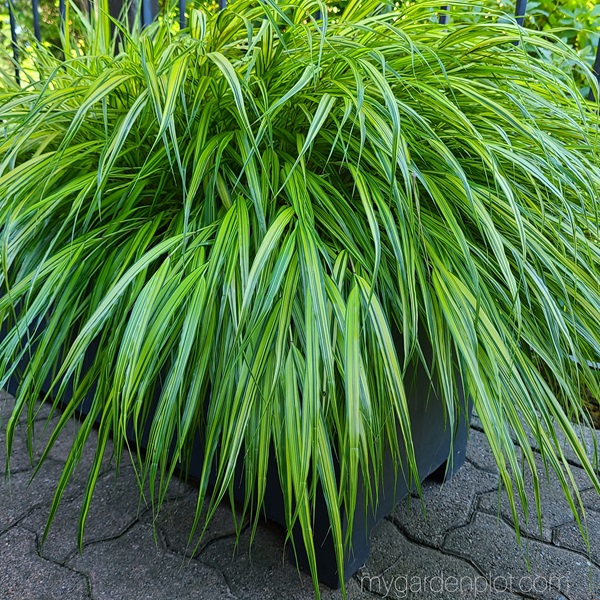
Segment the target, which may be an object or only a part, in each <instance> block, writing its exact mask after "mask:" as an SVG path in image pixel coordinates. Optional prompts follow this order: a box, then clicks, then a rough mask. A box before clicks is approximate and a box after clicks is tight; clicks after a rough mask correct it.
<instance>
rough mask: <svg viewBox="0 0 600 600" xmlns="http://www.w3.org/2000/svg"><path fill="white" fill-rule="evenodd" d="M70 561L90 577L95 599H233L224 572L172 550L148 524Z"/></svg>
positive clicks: (86, 550)
mask: <svg viewBox="0 0 600 600" xmlns="http://www.w3.org/2000/svg"><path fill="white" fill-rule="evenodd" d="M67 565H68V566H71V567H72V568H74V569H76V570H77V571H81V572H83V573H85V574H86V575H87V576H88V577H89V581H90V585H91V593H92V597H93V598H94V600H114V599H115V598H126V599H127V600H129V599H131V600H137V599H143V600H182V599H183V598H185V600H225V599H231V600H234V597H233V596H232V595H231V593H230V591H229V589H228V587H227V583H226V581H225V579H224V578H223V575H222V574H221V573H219V572H218V571H216V570H215V569H212V568H210V567H208V566H206V565H203V564H201V563H199V562H198V561H196V560H188V559H185V558H182V557H181V556H178V555H176V554H173V553H172V552H169V551H168V550H167V549H166V548H164V545H163V544H162V542H161V540H157V539H156V538H155V537H154V535H153V532H152V527H150V526H149V525H146V524H138V525H135V526H134V527H132V528H131V529H130V530H129V531H128V532H127V533H126V534H125V535H122V536H121V537H118V538H116V539H113V540H109V541H104V542H99V543H96V544H91V545H90V546H87V547H86V548H85V549H84V551H83V553H82V554H81V555H80V554H77V555H76V556H74V557H73V558H71V559H70V560H69V561H68V563H67Z"/></svg>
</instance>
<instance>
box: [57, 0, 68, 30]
mask: <svg viewBox="0 0 600 600" xmlns="http://www.w3.org/2000/svg"><path fill="white" fill-rule="evenodd" d="M58 14H59V16H60V28H61V31H64V30H65V20H66V19H67V5H66V4H65V0H59V3H58Z"/></svg>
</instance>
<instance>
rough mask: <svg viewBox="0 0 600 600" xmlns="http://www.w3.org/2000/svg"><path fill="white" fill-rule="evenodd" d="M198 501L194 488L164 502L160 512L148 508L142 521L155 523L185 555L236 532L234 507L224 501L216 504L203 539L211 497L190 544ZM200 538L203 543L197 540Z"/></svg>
mask: <svg viewBox="0 0 600 600" xmlns="http://www.w3.org/2000/svg"><path fill="white" fill-rule="evenodd" d="M197 502H198V493H197V492H196V491H194V492H193V493H190V494H187V495H186V496H184V497H183V498H178V499H175V500H172V501H170V502H167V503H165V504H164V505H163V506H162V507H161V509H160V512H159V513H158V515H157V516H153V514H152V513H151V512H147V513H146V514H145V515H143V517H142V521H144V522H148V523H153V524H154V525H155V526H156V527H157V528H158V529H159V530H160V531H161V532H162V533H163V535H164V536H165V541H166V543H167V547H168V548H169V549H170V550H172V551H174V552H177V553H179V554H182V555H185V556H190V557H191V556H198V554H200V553H201V552H202V550H203V549H204V548H206V546H207V545H208V544H211V543H212V542H214V541H215V540H218V539H221V538H223V537H227V536H232V535H235V532H236V525H235V522H234V519H233V514H232V512H231V507H230V506H229V505H228V503H227V502H226V501H225V502H223V503H222V504H221V505H220V506H218V507H217V510H216V512H215V514H214V515H213V517H212V519H211V521H210V522H209V524H208V527H207V529H206V531H204V533H203V535H202V539H201V540H200V533H201V530H202V528H203V525H204V518H205V517H206V507H207V505H208V501H206V502H205V503H204V507H203V509H202V513H201V519H200V521H199V525H198V531H197V532H196V533H195V535H194V538H193V540H192V542H191V543H189V544H188V539H189V534H190V531H191V529H192V526H193V524H194V519H195V516H196V505H197ZM237 518H238V519H239V518H240V516H239V515H238V516H237ZM199 540H200V543H199V544H198V541H199Z"/></svg>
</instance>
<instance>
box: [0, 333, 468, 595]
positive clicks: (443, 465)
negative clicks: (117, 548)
mask: <svg viewBox="0 0 600 600" xmlns="http://www.w3.org/2000/svg"><path fill="white" fill-rule="evenodd" d="M2 333H3V332H2V331H0V339H1V337H2V335H1V334H2ZM421 345H422V349H423V352H424V354H425V357H426V359H428V358H430V357H431V349H430V348H429V347H428V346H427V344H425V343H423V342H422V343H421ZM91 354H92V353H91ZM90 360H93V356H92V355H90ZM50 383H51V382H50V381H46V382H45V383H44V385H43V389H44V391H45V392H48V391H49V389H50ZM17 387H18V382H17V381H16V379H15V378H13V379H11V380H10V381H9V385H8V391H9V392H11V393H13V394H14V393H15V392H16V391H17ZM405 387H406V393H407V398H408V405H409V412H410V419H411V426H412V434H413V444H414V448H415V455H416V459H417V466H418V470H419V479H420V480H421V481H423V480H425V479H426V478H427V477H435V478H436V479H438V480H443V479H444V478H446V477H449V476H451V475H452V474H453V473H454V472H456V470H457V469H459V468H460V467H461V466H462V465H463V463H464V461H465V452H466V446H467V437H468V428H469V419H470V414H471V403H470V402H469V401H468V400H467V399H466V398H465V397H464V394H463V391H462V389H461V388H459V390H458V392H459V394H458V398H457V400H458V404H459V406H460V414H459V418H458V419H457V420H456V423H455V430H454V432H452V431H450V429H449V426H448V422H447V415H446V413H445V409H444V406H443V404H442V400H441V398H440V396H439V394H438V393H437V387H436V385H435V383H432V382H431V381H430V379H429V377H428V376H427V373H426V371H425V369H424V367H423V366H422V365H419V366H418V367H417V368H416V369H415V372H414V376H413V377H412V378H411V380H410V381H407V382H406V385H405ZM69 388H70V386H69V387H68V388H67V397H65V401H68V400H69V396H70V390H69ZM88 410H89V402H84V403H83V404H82V406H81V412H82V413H84V414H85V413H86V412H87V411H88ZM147 433H148V432H147V431H146V435H145V436H144V437H146V436H147ZM452 434H453V435H452ZM452 438H453V446H452V447H451V440H452ZM400 446H401V448H402V446H403V444H402V443H401V444H400ZM196 448H197V451H196V450H195V451H194V453H193V454H194V456H193V458H192V460H191V462H190V464H189V466H188V468H187V470H186V473H185V475H186V477H187V478H188V480H192V481H193V480H197V479H199V477H200V473H201V468H202V459H203V452H202V448H203V444H202V440H201V437H200V435H198V443H197V445H196ZM242 454H243V453H242ZM273 456H274V453H273V452H272V453H271V460H270V464H269V472H268V476H267V490H266V494H265V507H264V512H265V515H266V517H267V519H269V520H271V521H274V522H276V523H278V524H280V525H282V526H284V527H285V513H284V503H283V494H282V491H281V486H280V483H279V476H278V473H277V467H276V465H275V461H274V459H273ZM402 463H403V464H402V465H397V464H394V461H393V460H392V457H391V454H390V453H388V454H386V456H385V461H384V465H383V479H382V481H380V495H379V499H378V502H377V505H376V506H373V505H372V504H370V505H369V506H368V507H367V502H366V497H365V495H364V492H363V493H361V492H362V491H363V490H364V486H360V485H359V496H358V498H357V506H356V511H355V515H354V523H353V535H352V543H351V550H349V551H348V552H347V555H346V557H345V560H344V574H345V577H346V579H348V578H349V577H351V576H352V575H353V574H354V573H355V572H356V571H357V570H358V569H359V568H360V567H361V566H362V565H363V564H364V563H365V562H366V560H367V557H368V555H369V538H370V533H371V530H372V529H373V527H374V526H375V525H376V524H377V523H378V522H379V521H381V520H382V519H383V518H384V517H385V516H386V515H388V514H390V513H391V511H392V509H393V508H394V506H395V505H396V504H397V503H398V502H400V501H401V500H402V499H403V498H405V497H406V496H408V494H409V493H410V492H411V491H412V489H411V488H414V485H412V486H411V485H410V484H409V482H407V481H406V479H405V477H404V475H403V473H404V472H406V460H405V457H404V456H403V458H402ZM238 472H239V476H238V480H237V482H236V486H235V492H234V494H235V498H236V501H238V502H240V503H243V501H244V490H245V487H244V485H243V469H242V466H241V461H240V464H239V468H238ZM318 493H319V495H320V498H319V499H318V501H317V505H316V513H315V519H314V526H313V536H314V542H315V548H316V552H317V557H316V558H317V569H318V575H319V579H320V581H321V582H322V583H324V584H326V585H328V586H329V587H332V588H337V587H339V585H340V579H339V574H338V570H337V564H336V559H335V551H334V546H333V540H332V538H331V535H330V533H329V529H330V527H329V517H328V514H327V508H326V505H325V501H324V499H323V496H322V493H321V492H320V490H319V491H318ZM347 522H348V520H347V516H346V515H342V523H343V526H344V528H345V527H346V526H347ZM292 533H293V537H294V542H295V544H294V545H295V548H296V552H297V554H296V557H295V559H296V560H297V563H298V566H299V567H300V568H301V569H302V570H304V571H309V565H308V559H307V556H306V553H305V552H304V544H303V542H302V533H301V531H300V528H299V527H295V529H294V530H293V532H292ZM291 559H292V560H294V557H293V556H292V557H291Z"/></svg>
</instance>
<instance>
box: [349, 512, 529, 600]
mask: <svg viewBox="0 0 600 600" xmlns="http://www.w3.org/2000/svg"><path fill="white" fill-rule="evenodd" d="M371 542H372V543H371V556H370V558H369V560H368V562H367V564H366V565H365V566H364V567H363V568H362V569H361V570H360V571H359V573H358V574H357V576H356V579H357V581H358V587H359V590H360V591H363V592H371V593H373V594H376V595H377V596H383V597H385V598H419V600H421V599H422V600H430V599H434V598H435V599H440V598H453V597H456V598H462V599H467V598H473V599H474V598H494V599H496V600H509V599H513V600H516V598H517V596H515V595H514V594H512V593H509V592H508V591H507V590H506V588H507V586H505V585H498V583H499V582H496V583H494V582H493V581H488V580H487V579H486V578H485V577H484V576H482V575H481V574H480V573H478V572H477V571H476V569H475V568H474V567H473V566H472V565H470V564H469V563H468V562H466V561H464V560H461V559H460V558H456V557H455V556H451V555H448V554H444V553H442V552H440V551H439V550H436V549H433V548H425V547H423V546H420V545H419V544H415V543H413V542H411V541H409V540H408V539H407V538H406V537H405V536H404V535H403V534H402V533H401V532H400V531H399V530H398V528H397V527H395V526H394V525H393V524H392V523H390V522H389V521H382V522H381V523H380V524H379V525H378V526H377V527H376V528H375V530H374V531H373V535H372V538H371Z"/></svg>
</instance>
